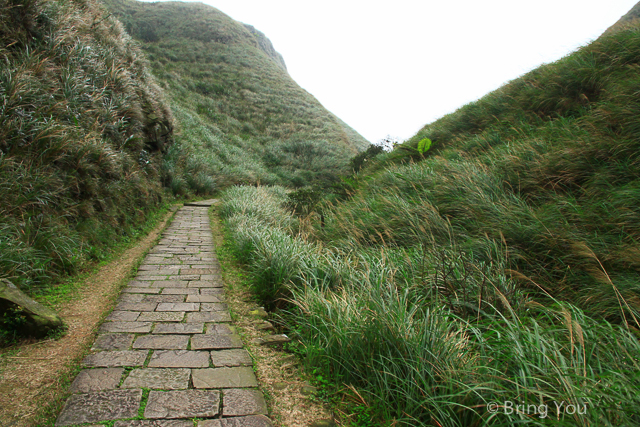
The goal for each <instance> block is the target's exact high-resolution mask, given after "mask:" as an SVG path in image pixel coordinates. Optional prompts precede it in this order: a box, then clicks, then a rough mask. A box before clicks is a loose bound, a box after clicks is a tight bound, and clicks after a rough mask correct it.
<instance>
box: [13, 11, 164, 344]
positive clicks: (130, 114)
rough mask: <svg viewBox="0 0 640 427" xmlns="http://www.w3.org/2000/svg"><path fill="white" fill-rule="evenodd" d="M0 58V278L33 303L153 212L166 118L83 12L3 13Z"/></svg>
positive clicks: (112, 22) (106, 29)
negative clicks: (58, 279)
mask: <svg viewBox="0 0 640 427" xmlns="http://www.w3.org/2000/svg"><path fill="white" fill-rule="evenodd" d="M0 57H1V58H2V67H0V277H7V278H9V279H11V280H12V281H14V282H15V283H16V284H17V285H19V286H20V287H22V288H23V290H29V291H31V292H36V293H37V292H40V291H44V290H46V289H47V288H49V287H50V286H51V284H52V283H53V282H54V278H55V277H56V276H58V275H60V274H65V273H68V272H71V271H73V270H74V268H75V267H77V266H78V265H80V264H82V262H83V260H86V259H90V258H95V257H99V256H101V255H102V254H103V252H104V251H103V249H104V248H105V247H108V246H111V245H113V243H114V242H116V241H118V239H120V238H122V237H124V236H126V235H127V234H128V233H129V232H130V231H131V229H132V227H137V226H139V225H140V224H141V223H142V222H144V221H145V219H146V218H147V216H148V214H149V213H150V212H152V211H154V210H156V209H157V207H158V205H159V204H160V203H161V200H162V197H163V191H162V188H161V184H160V174H161V172H160V169H161V164H162V151H166V150H168V149H169V147H170V145H171V142H172V139H171V138H172V129H173V117H172V115H171V112H170V110H169V107H168V105H167V104H166V103H165V102H164V100H163V96H162V92H161V90H160V88H159V87H158V86H157V85H156V84H155V81H154V79H153V78H152V76H151V75H150V74H149V72H148V70H147V68H146V63H145V61H144V60H143V59H142V58H141V54H140V51H139V49H138V48H137V47H136V43H135V42H134V41H133V40H132V39H131V38H130V37H129V36H128V35H127V34H126V33H125V31H124V30H123V28H122V26H121V24H120V23H119V22H118V21H117V20H116V19H114V18H113V17H110V16H109V14H107V13H104V11H103V9H102V8H101V6H98V5H97V4H96V3H94V2H92V1H90V0H89V1H85V0H82V1H67V2H57V1H47V0H44V1H37V2H36V1H1V2H0ZM1 338H2V337H1V336H0V339H1Z"/></svg>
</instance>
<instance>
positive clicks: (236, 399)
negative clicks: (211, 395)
mask: <svg viewBox="0 0 640 427" xmlns="http://www.w3.org/2000/svg"><path fill="white" fill-rule="evenodd" d="M222 402H223V404H224V406H223V407H222V416H223V417H237V416H243V415H260V414H263V415H264V414H266V413H267V403H266V402H265V400H264V395H263V394H262V392H261V391H260V390H253V389H246V388H245V389H242V388H233V389H230V390H224V391H223V392H222Z"/></svg>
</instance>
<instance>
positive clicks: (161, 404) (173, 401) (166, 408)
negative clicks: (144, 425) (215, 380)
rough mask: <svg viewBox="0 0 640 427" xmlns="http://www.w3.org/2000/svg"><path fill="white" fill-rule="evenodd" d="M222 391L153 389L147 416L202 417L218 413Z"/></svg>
mask: <svg viewBox="0 0 640 427" xmlns="http://www.w3.org/2000/svg"><path fill="white" fill-rule="evenodd" d="M219 408H220V392H219V391H209V390H181V391H151V392H150V393H149V401H148V403H147V407H146V408H145V410H144V416H145V417H146V418H196V417H198V418H200V417H214V416H216V415H218V413H219Z"/></svg>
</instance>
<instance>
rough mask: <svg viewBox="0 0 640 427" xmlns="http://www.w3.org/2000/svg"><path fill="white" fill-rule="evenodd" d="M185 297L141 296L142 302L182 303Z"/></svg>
mask: <svg viewBox="0 0 640 427" xmlns="http://www.w3.org/2000/svg"><path fill="white" fill-rule="evenodd" d="M184 298H185V295H142V302H157V303H161V302H184Z"/></svg>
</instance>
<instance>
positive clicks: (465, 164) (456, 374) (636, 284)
mask: <svg viewBox="0 0 640 427" xmlns="http://www.w3.org/2000/svg"><path fill="white" fill-rule="evenodd" d="M639 64H640V31H639V30H638V29H637V28H630V29H626V30H624V31H620V32H614V33H611V34H607V35H604V36H602V37H601V38H599V39H598V40H597V41H595V42H593V43H592V44H590V45H588V46H585V47H584V48H582V49H580V50H578V51H576V52H574V53H572V54H571V55H568V56H567V57H565V58H563V59H561V60H559V61H557V62H556V63H553V64H549V65H544V66H542V67H540V68H538V69H536V70H534V71H532V72H530V73H528V74H526V75H525V76H523V77H521V78H519V79H516V80H514V81H512V82H509V83H508V84H506V85H505V86H504V87H502V88H500V89H499V90H497V91H495V92H492V93H490V94H488V95H487V96H485V97H484V98H482V99H480V100H478V101H476V102H473V103H471V104H469V105H466V106H464V107H462V108H461V109H459V110H458V111H456V112H454V113H452V114H449V115H447V116H445V117H443V118H442V119H440V120H438V121H436V122H434V123H431V124H428V125H427V126H425V127H424V128H423V129H422V130H420V131H419V132H418V133H417V134H416V135H415V136H414V137H413V138H411V139H410V140H408V141H407V142H406V143H404V144H402V145H400V146H397V147H396V148H395V149H394V150H393V151H391V152H389V153H380V154H378V155H375V156H373V157H369V158H368V161H367V162H362V160H363V158H362V156H360V157H359V158H358V162H356V159H354V161H353V162H352V165H355V164H356V163H357V165H358V168H360V167H361V166H364V168H362V169H360V170H359V172H357V173H355V174H354V175H352V176H351V177H349V178H348V179H345V180H344V182H345V183H348V187H349V188H348V190H349V191H347V192H346V193H342V194H336V195H335V196H334V197H333V198H332V199H331V198H330V199H328V200H325V201H324V202H318V201H314V202H313V203H309V204H308V205H307V208H306V209H299V205H296V203H294V202H295V201H296V200H295V193H289V192H287V190H286V189H284V188H282V187H259V188H255V187H237V188H233V189H229V190H228V191H227V192H226V193H225V196H224V198H223V205H222V207H221V214H222V215H223V217H224V218H225V220H226V225H227V227H228V229H229V230H230V232H231V233H232V235H233V237H234V240H235V251H236V254H237V256H238V257H239V258H240V259H242V260H243V261H244V262H245V263H247V265H248V266H249V268H250V271H251V274H252V280H253V283H254V287H255V290H256V292H257V293H258V294H259V295H260V297H261V298H262V300H263V302H264V303H265V304H266V305H267V306H268V307H269V308H271V309H274V310H278V309H279V310H280V313H281V314H282V315H283V317H284V318H285V322H286V324H287V325H288V327H289V328H290V330H291V332H292V334H295V335H297V336H298V338H299V339H300V340H301V342H302V343H303V346H302V347H301V348H302V350H300V351H301V352H302V353H303V354H305V356H306V358H307V361H308V363H309V364H310V365H311V366H313V367H314V369H318V370H321V371H323V373H324V375H325V376H328V377H330V378H332V380H333V381H335V382H337V383H344V384H347V385H349V386H353V387H355V388H356V390H358V393H360V395H361V396H363V397H364V399H365V400H366V402H367V404H368V405H370V408H372V411H371V412H372V413H375V414H377V416H378V418H375V419H374V421H371V422H374V423H376V422H377V423H378V424H385V423H386V424H385V425H397V424H400V425H412V426H422V425H437V426H474V425H475V426H480V425H483V426H484V425H492V426H511V425H514V424H526V425H567V426H569V425H572V426H573V425H581V426H587V425H611V426H624V425H635V424H638V423H640V389H639V388H638V383H639V382H638V381H639V380H640V377H639V374H638V372H640V370H639V368H640V341H639V338H640V333H639V331H640V323H639V321H640V274H639V268H640V258H639V257H638V255H639V254H640V251H639V248H640V246H639V245H638V242H639V239H640V229H639V228H638V224H640V208H639V206H640V203H639V202H640V170H639V167H640V166H639V165H640V161H639V159H638V153H640V146H639V145H638V144H639V141H640V134H638V130H639V129H640V119H639V117H640V114H638V113H639V112H640V100H639V99H638V97H637V88H638V87H639V86H640V80H639V79H640V77H639V76H640V74H638V72H637V70H638V66H639ZM371 154H372V155H373V154H375V150H371ZM358 168H354V170H355V169H358ZM517 405H522V406H520V408H524V409H521V410H514V406H517ZM563 408H564V409H563ZM567 408H570V409H569V410H567Z"/></svg>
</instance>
